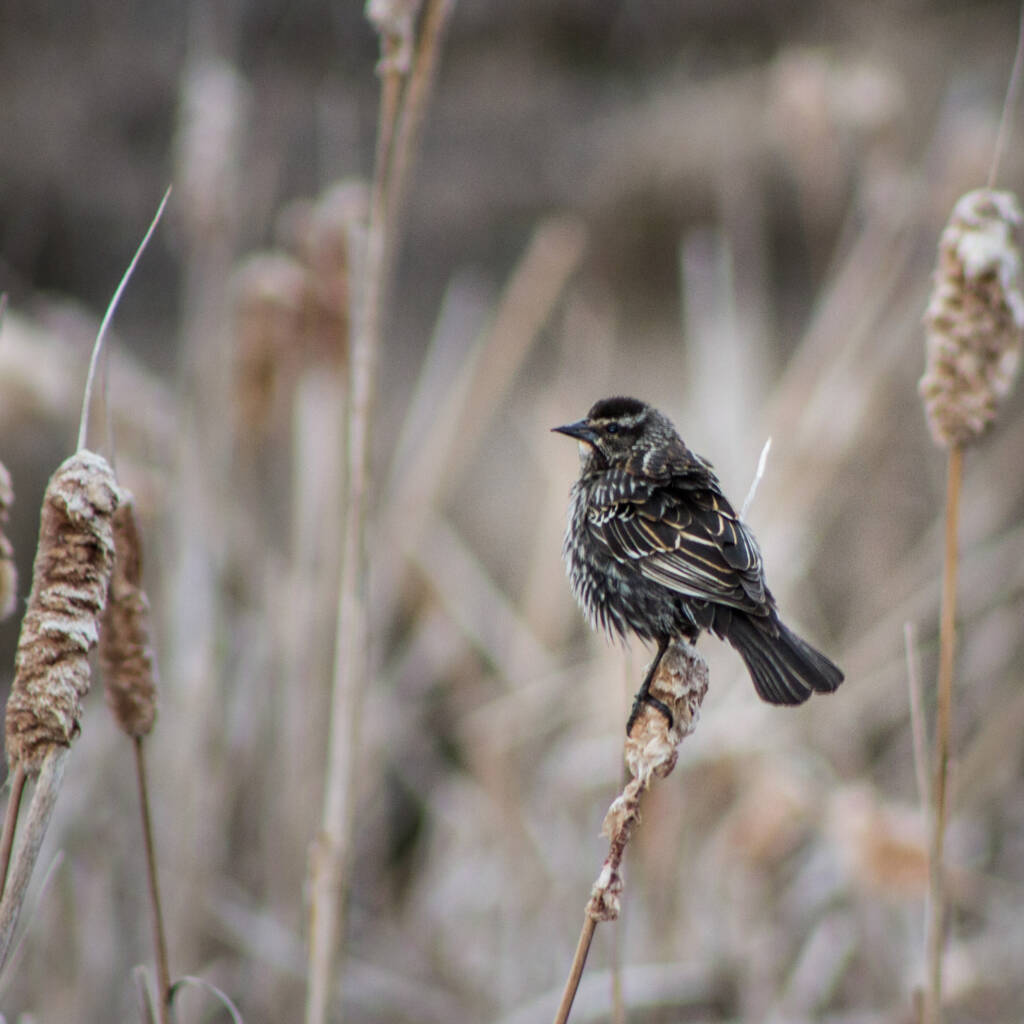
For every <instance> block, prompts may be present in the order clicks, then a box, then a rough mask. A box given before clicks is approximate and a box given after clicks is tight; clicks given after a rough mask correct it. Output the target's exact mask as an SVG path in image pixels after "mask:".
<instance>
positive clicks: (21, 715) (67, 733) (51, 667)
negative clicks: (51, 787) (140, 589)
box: [6, 450, 120, 772]
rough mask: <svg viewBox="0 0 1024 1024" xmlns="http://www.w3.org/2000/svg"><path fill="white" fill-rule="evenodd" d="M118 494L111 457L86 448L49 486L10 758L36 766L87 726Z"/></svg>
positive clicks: (9, 726)
mask: <svg viewBox="0 0 1024 1024" xmlns="http://www.w3.org/2000/svg"><path fill="white" fill-rule="evenodd" d="M119 499H120V491H119V489H118V486H117V482H116V481H115V479H114V474H113V472H112V471H111V469H110V466H109V465H108V464H107V462H106V460H105V459H103V458H102V457H101V456H99V455H96V454H94V453H93V452H89V451H84V450H83V451H79V452H77V453H76V454H75V455H72V456H71V457H70V458H69V459H67V460H66V461H65V462H64V463H63V464H62V465H61V466H60V467H59V468H58V470H57V472H56V473H54V474H53V476H52V477H51V478H50V482H49V485H48V486H47V488H46V494H45V496H44V498H43V508H42V513H41V516H40V525H39V546H38V548H37V550H36V559H35V565H34V566H33V569H32V592H31V594H30V595H29V601H28V609H27V611H26V612H25V618H24V619H23V620H22V624H21V635H20V637H19V639H18V653H17V655H16V657H15V676H14V685H13V687H12V688H11V694H10V697H9V698H8V700H7V720H6V743H7V758H8V762H9V763H10V764H11V765H14V764H20V765H22V766H23V767H24V768H25V769H26V770H27V771H30V772H35V771H38V770H39V767H40V765H41V764H42V761H43V759H44V757H45V756H46V754H47V753H48V752H49V750H50V749H52V748H53V747H54V746H68V745H69V744H70V742H71V740H72V739H74V737H75V736H76V735H77V734H78V732H79V731H80V727H79V721H80V719H81V716H82V705H81V700H82V698H83V697H84V696H85V694H87V693H88V692H89V661H88V656H89V652H90V651H92V649H93V648H94V647H95V646H96V643H97V640H98V637H99V618H100V614H101V613H102V611H103V608H104V605H105V603H106V599H107V589H108V587H109V585H110V573H111V570H112V568H113V564H114V534H113V527H112V521H111V520H112V516H113V514H114V511H115V510H116V508H117V505H118V501H119Z"/></svg>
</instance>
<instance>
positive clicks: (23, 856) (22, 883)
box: [0, 746, 68, 971]
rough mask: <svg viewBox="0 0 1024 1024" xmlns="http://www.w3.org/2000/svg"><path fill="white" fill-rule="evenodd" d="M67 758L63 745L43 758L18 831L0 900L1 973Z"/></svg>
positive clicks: (53, 748)
mask: <svg viewBox="0 0 1024 1024" xmlns="http://www.w3.org/2000/svg"><path fill="white" fill-rule="evenodd" d="M67 757H68V748H67V747H63V746H52V747H50V748H49V749H48V751H47V752H46V754H45V755H44V756H43V759H42V762H41V764H40V766H39V771H38V775H37V776H36V783H35V789H34V790H33V792H32V800H31V802H30V803H29V808H28V813H27V814H26V815H25V820H24V822H23V823H22V827H21V828H20V829H19V832H18V838H19V841H18V843H17V846H16V848H15V851H14V856H13V858H12V860H11V867H10V873H9V875H8V878H7V885H6V887H5V888H4V895H3V899H0V971H2V970H3V968H4V965H5V964H6V963H7V958H8V956H9V955H10V952H11V942H12V940H13V938H14V929H15V928H16V927H17V924H18V915H19V914H20V913H21V907H22V904H23V903H24V902H25V896H26V894H27V893H28V886H29V882H30V881H31V880H32V870H33V868H34V867H35V864H36V861H37V860H38V859H39V850H40V848H41V847H42V845H43V839H44V837H45V836H46V829H47V827H48V826H49V824H50V818H51V817H52V816H53V809H54V807H56V806H57V795H58V794H59V793H60V787H61V782H63V780H64V766H65V763H66V762H67Z"/></svg>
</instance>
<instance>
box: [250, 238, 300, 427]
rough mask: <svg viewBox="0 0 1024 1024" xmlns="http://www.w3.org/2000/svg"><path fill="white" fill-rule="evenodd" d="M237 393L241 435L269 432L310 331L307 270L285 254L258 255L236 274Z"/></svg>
mask: <svg viewBox="0 0 1024 1024" xmlns="http://www.w3.org/2000/svg"><path fill="white" fill-rule="evenodd" d="M233 291H234V296H235V345H236V372H235V390H236V396H237V402H238V417H239V425H240V428H241V431H242V433H243V434H246V433H249V432H252V431H257V432H260V433H262V432H264V431H266V430H268V429H273V428H274V426H275V425H277V424H278V423H279V422H280V421H281V419H282V418H283V417H284V415H285V411H286V409H285V406H286V403H285V397H286V396H287V395H289V393H290V390H291V388H290V385H291V383H292V380H293V378H294V376H295V372H296V367H297V363H298V361H299V360H300V359H301V358H302V350H303V346H304V338H305V335H306V334H307V332H308V330H309V321H310V316H309V303H310V298H311V292H310V288H309V285H308V283H307V279H306V272H305V270H304V269H303V268H302V266H300V264H299V263H298V262H297V261H296V260H293V259H292V258H291V257H290V256H286V255H285V254H283V253H261V254H259V255H256V256H253V257H251V258H250V259H248V260H246V261H245V263H243V264H242V265H241V266H240V267H239V268H238V270H237V271H236V273H235V277H234V282H233Z"/></svg>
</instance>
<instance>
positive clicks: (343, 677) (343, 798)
mask: <svg viewBox="0 0 1024 1024" xmlns="http://www.w3.org/2000/svg"><path fill="white" fill-rule="evenodd" d="M453 6H454V4H453V0H431V2H430V4H429V5H428V7H427V10H426V12H425V14H424V17H423V24H422V27H421V31H420V37H419V42H418V44H417V47H416V53H415V59H414V61H413V66H412V70H411V78H410V81H409V83H408V85H407V86H406V88H405V90H404V91H403V94H402V99H401V102H400V103H399V104H394V103H393V102H392V99H393V97H392V94H391V93H390V92H389V91H388V90H385V96H384V97H383V98H382V119H384V118H386V119H387V120H388V124H385V125H382V127H381V131H383V132H389V133H390V132H391V131H394V132H395V133H396V134H395V137H394V141H393V144H392V145H390V146H387V147H382V148H381V151H380V152H381V154H382V155H383V156H384V157H386V159H387V163H386V165H378V166H377V167H376V168H375V171H374V181H373V189H372V193H371V201H370V215H369V224H368V227H367V235H366V248H365V253H364V255H363V261H362V265H361V266H353V281H354V282H357V283H359V284H361V286H362V287H361V288H358V287H357V288H354V289H353V299H354V303H353V304H354V307H355V308H354V310H353V315H352V324H353V336H352V349H351V362H350V376H349V397H348V409H347V411H348V430H347V487H348V501H347V508H346V515H345V522H344V526H343V528H342V530H343V532H342V544H341V557H342V568H341V579H340V582H339V595H338V620H337V629H336V633H335V668H334V682H333V686H332V697H331V704H332V706H331V719H330V731H329V735H328V753H327V778H326V783H325V792H324V808H323V816H322V825H321V831H320V834H319V836H318V837H317V840H316V843H315V844H314V847H313V850H312V853H311V857H310V943H309V987H308V992H307V1002H306V1021H307V1024H322V1022H323V1021H325V1020H326V1019H327V1011H328V1004H329V1002H330V996H331V993H332V992H333V991H334V979H335V974H336V972H335V970H334V967H333V964H334V955H335V949H336V946H337V943H338V936H339V935H340V934H342V931H343V921H344V915H343V905H344V891H345V882H346V876H347V873H348V861H349V857H350V851H351V829H352V819H353V813H354V802H355V793H356V785H355V772H356V767H357V764H358V760H357V758H358V749H359V740H360V726H361V721H362V698H363V691H364V690H365V688H366V686H367V684H368V682H369V671H370V662H369V655H368V616H367V607H366V577H367V567H366V551H365V548H366V543H365V542H366V523H367V514H368V511H369V506H370V473H369V470H370V467H369V455H370V430H371V424H372V407H373V401H374V396H375V389H376V367H377V359H378V353H379V349H380V335H381V317H382V314H383V308H384V301H385V296H386V294H387V290H388V278H389V275H390V268H391V266H392V265H393V263H394V259H393V249H394V246H395V238H396V234H397V221H398V216H399V212H400V203H401V195H402V193H403V191H404V180H405V177H406V175H407V173H408V169H409V167H410V166H411V162H412V152H411V151H412V149H413V147H414V145H415V144H416V142H417V141H418V135H419V132H418V128H419V126H420V124H421V123H422V119H423V113H424V110H425V108H426V103H427V99H428V97H429V95H430V91H431V86H432V85H433V80H434V72H435V70H436V66H437V59H438V56H439V50H440V44H441V39H442V36H443V27H444V25H445V23H446V21H447V18H448V15H449V14H450V12H451V10H452V8H453ZM385 53H387V47H386V46H385ZM354 256H355V254H354V253H353V257H354Z"/></svg>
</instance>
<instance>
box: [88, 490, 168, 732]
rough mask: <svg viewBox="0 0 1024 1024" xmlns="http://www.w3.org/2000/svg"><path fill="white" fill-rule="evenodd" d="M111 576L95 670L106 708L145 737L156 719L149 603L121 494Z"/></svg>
mask: <svg viewBox="0 0 1024 1024" xmlns="http://www.w3.org/2000/svg"><path fill="white" fill-rule="evenodd" d="M113 526H114V549H115V551H116V557H115V560H114V572H113V575H112V576H111V579H110V592H109V594H108V596H107V607H106V609H105V610H104V612H103V625H102V629H101V630H100V652H99V653H100V667H101V668H102V669H103V682H104V685H105V687H106V697H107V706H108V707H109V708H110V710H111V711H112V712H113V715H114V718H115V719H116V720H117V724H118V725H119V726H120V727H121V729H122V730H123V731H124V732H126V733H127V734H128V735H129V736H132V737H138V736H145V735H146V734H147V733H148V732H149V731H150V730H151V729H152V728H153V721H154V719H155V718H156V660H155V658H154V656H153V648H152V644H151V642H150V637H149V601H148V599H147V598H146V592H145V591H144V590H143V589H142V541H141V539H140V537H139V527H138V523H137V522H136V519H135V502H134V499H133V498H132V496H131V495H130V494H129V493H127V492H122V495H121V502H120V504H119V505H118V507H117V510H116V511H115V512H114V518H113Z"/></svg>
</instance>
